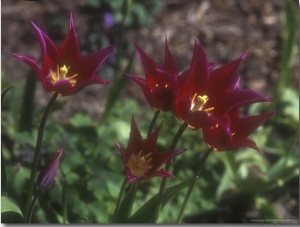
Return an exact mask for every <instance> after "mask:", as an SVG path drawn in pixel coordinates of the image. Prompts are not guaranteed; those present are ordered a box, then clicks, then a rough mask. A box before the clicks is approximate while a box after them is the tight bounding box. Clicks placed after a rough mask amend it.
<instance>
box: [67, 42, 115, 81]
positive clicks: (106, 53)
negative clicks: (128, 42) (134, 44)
mask: <svg viewBox="0 0 300 227" xmlns="http://www.w3.org/2000/svg"><path fill="white" fill-rule="evenodd" d="M114 48H115V45H112V46H109V47H106V48H105V49H102V50H100V51H98V52H95V53H92V54H88V55H85V56H82V57H80V58H79V59H78V62H77V63H76V64H75V65H74V67H73V69H74V72H76V73H78V79H79V80H80V79H86V78H88V77H90V76H92V75H94V74H96V71H97V70H98V68H99V67H100V66H101V65H102V64H103V63H104V62H105V61H106V60H107V59H108V58H109V57H110V56H111V54H112V53H113V50H114ZM83 66H84V67H83ZM70 74H72V71H71V70H70Z"/></svg>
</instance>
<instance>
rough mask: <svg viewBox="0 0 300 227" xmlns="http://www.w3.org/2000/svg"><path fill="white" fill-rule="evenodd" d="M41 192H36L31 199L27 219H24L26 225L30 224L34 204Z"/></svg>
mask: <svg viewBox="0 0 300 227" xmlns="http://www.w3.org/2000/svg"><path fill="white" fill-rule="evenodd" d="M41 192H42V190H38V191H37V193H36V194H35V196H34V197H33V200H32V201H31V203H30V207H29V211H28V217H27V219H26V223H30V222H31V218H32V214H33V210H34V206H35V203H36V201H37V199H38V197H39V195H40V194H41Z"/></svg>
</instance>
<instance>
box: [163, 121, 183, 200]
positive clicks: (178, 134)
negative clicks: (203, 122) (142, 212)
mask: <svg viewBox="0 0 300 227" xmlns="http://www.w3.org/2000/svg"><path fill="white" fill-rule="evenodd" d="M187 126H188V124H187V123H186V122H184V123H183V124H182V125H181V127H180V128H179V130H178V131H177V133H176V135H175V136H174V139H173V141H172V143H171V146H170V150H174V149H175V147H176V145H177V143H178V141H179V139H180V137H181V136H182V134H183V132H184V131H185V129H186V128H187ZM170 167H171V160H169V161H168V162H167V163H166V166H165V170H166V171H169V169H170ZM166 182H167V178H163V179H162V181H161V184H160V189H159V194H160V195H161V196H162V195H163V194H164V193H165V188H166Z"/></svg>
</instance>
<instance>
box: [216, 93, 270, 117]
mask: <svg viewBox="0 0 300 227" xmlns="http://www.w3.org/2000/svg"><path fill="white" fill-rule="evenodd" d="M219 100H222V102H221V101H218V100H216V101H218V102H219V103H216V105H214V104H213V105H212V106H218V105H219V106H218V108H219V107H220V108H219V111H220V112H223V113H224V112H226V111H229V110H231V109H234V108H238V107H241V106H246V105H250V104H252V103H257V102H269V101H271V100H272V99H271V98H268V97H264V96H262V95H261V94H259V93H257V92H255V91H252V90H248V89H237V90H232V91H228V92H226V93H225V94H224V95H223V98H222V97H220V99H219Z"/></svg>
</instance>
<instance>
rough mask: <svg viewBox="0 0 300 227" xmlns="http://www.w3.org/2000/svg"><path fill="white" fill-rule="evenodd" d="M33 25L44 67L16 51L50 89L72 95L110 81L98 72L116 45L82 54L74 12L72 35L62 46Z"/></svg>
mask: <svg viewBox="0 0 300 227" xmlns="http://www.w3.org/2000/svg"><path fill="white" fill-rule="evenodd" d="M31 25H32V28H33V30H34V32H35V34H36V37H37V40H38V42H39V44H40V48H41V53H42V66H41V68H39V66H38V63H37V59H35V58H33V57H30V56H23V55H19V54H15V53H12V54H13V55H14V56H15V57H16V58H17V59H19V60H21V61H22V62H24V63H26V64H27V65H29V66H30V67H31V68H32V70H33V71H34V72H35V74H36V75H37V76H38V79H39V80H40V81H41V82H42V85H43V87H44V89H45V90H46V91H48V92H50V93H58V94H59V95H61V96H68V95H73V94H75V93H77V92H79V91H80V90H81V89H83V88H84V87H86V86H89V85H92V84H107V83H110V82H109V81H107V80H104V79H102V78H101V77H100V76H98V75H96V74H95V73H96V71H97V70H98V68H99V67H100V66H101V65H102V64H103V63H104V62H105V60H106V59H107V58H108V57H109V56H110V55H111V54H112V52H113V49H114V45H112V46H109V47H107V48H105V49H103V50H101V51H98V52H95V53H92V54H88V55H85V56H82V55H81V54H80V50H79V44H78V40H77V35H76V32H75V29H74V26H73V18H72V14H71V15H70V22H69V31H68V34H67V36H66V38H65V39H64V41H63V43H62V44H61V45H60V46H59V47H57V46H55V44H54V43H53V42H52V40H51V39H50V38H49V37H48V36H47V35H46V34H45V33H44V32H43V31H41V30H40V29H39V28H38V27H37V26H36V25H35V24H34V23H33V22H31Z"/></svg>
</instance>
